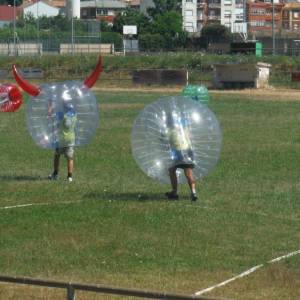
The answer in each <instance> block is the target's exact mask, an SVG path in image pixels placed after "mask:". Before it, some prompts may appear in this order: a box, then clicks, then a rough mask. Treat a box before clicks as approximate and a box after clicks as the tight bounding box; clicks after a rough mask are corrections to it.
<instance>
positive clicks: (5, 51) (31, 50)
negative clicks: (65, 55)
mask: <svg viewBox="0 0 300 300" xmlns="http://www.w3.org/2000/svg"><path fill="white" fill-rule="evenodd" d="M15 51H16V53H15ZM15 54H16V55H40V54H42V44H36V43H16V45H14V44H13V43H5V44H4V43H2V44H0V55H8V56H11V55H15Z"/></svg>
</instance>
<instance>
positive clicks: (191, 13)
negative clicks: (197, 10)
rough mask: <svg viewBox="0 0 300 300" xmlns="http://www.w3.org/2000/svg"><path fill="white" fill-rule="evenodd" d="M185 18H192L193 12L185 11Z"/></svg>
mask: <svg viewBox="0 0 300 300" xmlns="http://www.w3.org/2000/svg"><path fill="white" fill-rule="evenodd" d="M185 16H186V17H192V16H193V11H192V10H186V11H185Z"/></svg>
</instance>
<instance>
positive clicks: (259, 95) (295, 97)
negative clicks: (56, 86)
mask: <svg viewBox="0 0 300 300" xmlns="http://www.w3.org/2000/svg"><path fill="white" fill-rule="evenodd" d="M93 90H94V91H96V92H100V91H105V92H108V91H111V92H141V93H144V92H152V93H170V94H171V93H174V94H179V93H180V92H181V91H182V86H175V87H128V88H123V87H99V86H98V87H97V86H96V87H93ZM209 93H210V94H212V95H213V94H215V95H218V94H220V95H222V94H224V95H225V94H227V95H230V94H232V95H241V96H244V97H245V98H247V99H249V98H255V100H267V101H300V90H296V89H277V88H268V89H244V90H209Z"/></svg>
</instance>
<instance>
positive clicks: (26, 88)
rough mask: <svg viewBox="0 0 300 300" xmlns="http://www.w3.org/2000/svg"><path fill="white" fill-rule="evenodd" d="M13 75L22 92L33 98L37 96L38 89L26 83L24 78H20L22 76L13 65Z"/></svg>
mask: <svg viewBox="0 0 300 300" xmlns="http://www.w3.org/2000/svg"><path fill="white" fill-rule="evenodd" d="M13 74H14V77H15V80H16V82H17V83H18V84H19V86H20V87H21V88H22V89H23V90H24V92H26V93H27V94H29V95H30V96H34V97H36V96H37V95H39V93H40V92H41V91H40V89H39V88H38V87H36V86H35V85H33V84H31V83H29V82H28V81H26V80H25V79H24V78H22V76H21V75H20V74H19V72H18V71H17V68H16V66H15V65H13Z"/></svg>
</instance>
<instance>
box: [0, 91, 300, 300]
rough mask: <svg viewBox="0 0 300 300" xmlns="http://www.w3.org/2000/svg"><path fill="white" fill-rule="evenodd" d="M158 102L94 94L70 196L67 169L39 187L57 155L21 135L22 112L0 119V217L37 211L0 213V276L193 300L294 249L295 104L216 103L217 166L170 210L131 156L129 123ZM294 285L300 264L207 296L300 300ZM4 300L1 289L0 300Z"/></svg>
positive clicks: (299, 146)
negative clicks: (94, 112)
mask: <svg viewBox="0 0 300 300" xmlns="http://www.w3.org/2000/svg"><path fill="white" fill-rule="evenodd" d="M161 95H162V94H159V93H154V92H153V93H149V92H148V93H142V92H126V93H123V92H122V93H121V92H120V93H117V92H101V94H100V93H99V94H97V97H98V99H99V104H100V126H99V129H98V132H97V135H96V137H95V138H94V140H93V141H92V143H91V144H90V145H88V146H86V147H83V148H78V149H76V153H75V154H76V159H75V174H74V179H75V180H74V182H73V183H72V184H68V183H67V182H66V181H65V180H64V179H65V175H66V163H65V161H64V159H62V166H61V179H60V180H59V181H58V182H49V181H47V179H46V177H47V175H48V174H49V173H50V172H51V166H52V156H53V153H52V151H47V150H42V149H39V148H38V147H37V146H36V145H35V144H34V142H33V141H32V139H31V138H30V136H29V134H28V133H27V129H26V120H25V110H26V104H25V105H23V106H22V108H21V110H20V111H18V112H16V113H13V114H1V115H0V117H1V119H0V132H1V144H0V153H1V156H0V162H1V168H0V190H1V198H0V199H1V207H4V206H13V205H20V204H28V203H33V204H40V205H36V206H28V207H23V208H14V209H6V210H4V209H1V210H0V228H1V237H0V273H3V274H9V275H16V276H31V277H37V278H45V279H47V278H49V279H56V280H66V281H69V280H70V281H77V282H86V283H99V284H108V285H120V286H122V287H131V288H140V289H141V288H147V289H153V290H160V291H168V292H173V293H174V292H176V293H186V294H192V293H194V292H196V291H199V290H201V289H204V288H207V287H209V286H211V285H214V284H217V283H219V282H222V281H224V280H226V279H229V278H231V277H233V276H236V275H237V274H240V273H241V272H244V271H245V270H248V269H249V268H251V267H253V266H256V265H259V264H262V263H263V264H265V263H266V262H267V261H269V260H271V259H273V258H276V257H279V256H281V255H285V254H288V253H290V252H293V251H296V250H299V249H300V247H299V244H300V243H299V241H300V233H299V232H300V230H299V229H300V225H299V219H300V202H299V193H300V183H299V170H300V134H299V120H300V113H299V111H300V103H299V102H275V101H267V100H268V99H266V101H261V100H260V101H255V99H252V100H249V99H244V98H243V97H242V96H237V95H236V96H233V95H230V96H229V95H228V96H226V94H224V95H222V94H213V95H212V101H211V103H210V108H211V109H212V110H213V111H214V112H215V114H216V115H217V116H218V119H219V121H220V124H221V128H222V132H223V147H222V155H221V158H220V161H219V163H218V165H217V167H216V169H215V170H214V171H213V172H211V173H210V174H209V176H207V177H206V178H205V179H204V180H202V181H201V182H199V183H198V193H199V196H200V201H199V202H197V203H195V204H192V203H190V201H189V191H188V188H187V186H182V187H181V188H180V196H181V200H180V201H178V202H174V203H173V202H168V201H166V200H164V198H163V194H164V193H165V192H166V191H167V190H168V189H169V186H168V185H161V184H159V183H157V182H155V181H153V180H151V179H150V178H148V177H146V176H145V175H144V174H143V173H142V172H141V170H140V169H139V168H138V167H137V165H136V163H135V162H134V160H133V158H132V156H131V149H130V134H131V128H132V124H133V121H134V119H135V117H136V116H137V114H138V113H139V111H140V110H141V109H142V108H143V107H144V105H146V104H148V103H151V102H152V101H154V100H156V99H157V98H158V97H160V96H161ZM66 202H69V203H66ZM299 278H300V255H298V256H293V257H290V258H288V259H286V260H283V261H281V262H280V263H277V264H274V265H270V266H268V265H266V266H265V267H264V268H262V269H261V270H260V271H259V272H256V273H254V274H251V275H249V276H247V277H245V278H243V279H239V280H237V281H235V282H234V283H232V284H229V285H227V286H225V287H223V288H218V289H216V290H214V291H213V292H211V293H209V294H207V295H209V296H222V297H226V298H229V299H230V298H231V299H243V300H244V299H249V300H250V299H251V300H252V299H268V300H272V299H274V300H276V299H279V298H281V299H297V297H298V294H297V290H298V291H299V289H300V281H299ZM1 293H2V294H1ZM10 293H11V292H10ZM10 293H8V292H7V291H5V288H4V286H3V285H1V287H0V298H1V295H5V297H6V298H5V299H17V298H14V296H11V298H9V297H8V295H10ZM12 294H13V293H12ZM25 294H26V293H25ZM279 295H280V297H278V296H279ZM2 298H3V297H2ZM2 298H1V299H2ZM3 299H4V298H3ZM39 299H40V298H39ZM41 299H48V298H46V297H45V296H44V297H41ZM57 299H58V298H57ZM59 299H60V298H59ZM80 299H81V298H80ZM82 299H85V298H82ZM89 299H90V298H89ZM92 299H94V298H92ZM95 299H96V298H95Z"/></svg>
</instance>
